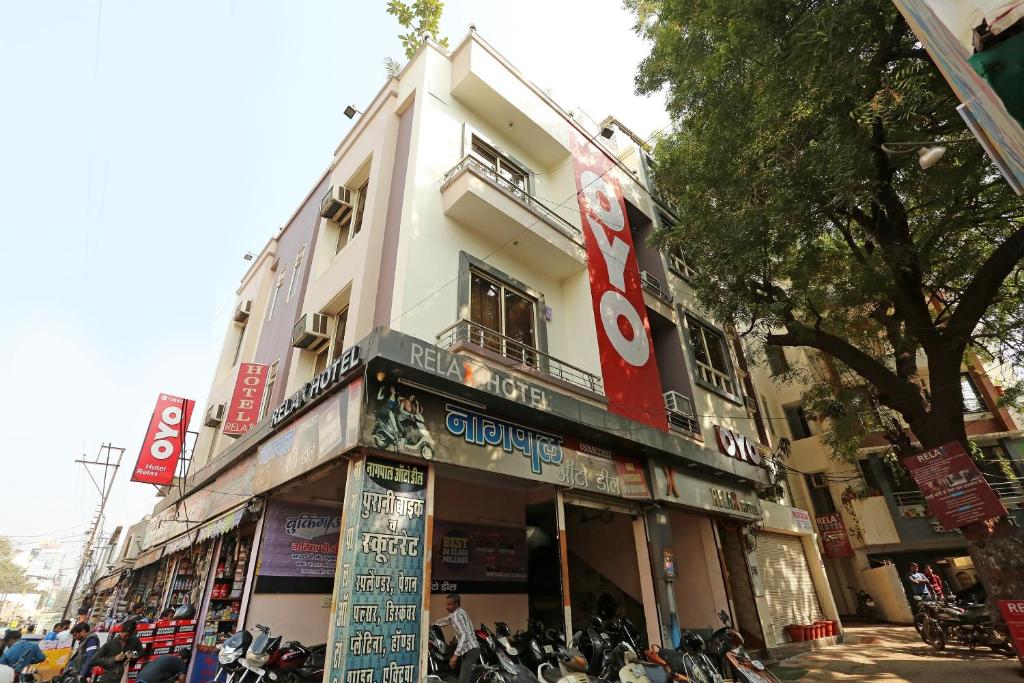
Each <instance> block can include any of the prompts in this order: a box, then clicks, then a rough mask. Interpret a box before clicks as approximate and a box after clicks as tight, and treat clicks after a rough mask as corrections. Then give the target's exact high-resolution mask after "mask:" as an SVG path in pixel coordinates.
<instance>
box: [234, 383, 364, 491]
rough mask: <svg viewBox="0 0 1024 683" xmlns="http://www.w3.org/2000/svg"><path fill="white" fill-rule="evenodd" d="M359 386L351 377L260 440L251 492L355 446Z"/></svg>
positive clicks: (308, 468) (264, 487) (295, 474)
mask: <svg viewBox="0 0 1024 683" xmlns="http://www.w3.org/2000/svg"><path fill="white" fill-rule="evenodd" d="M362 387H363V381H362V380H361V379H357V380H353V381H352V382H350V383H349V384H348V385H347V386H346V387H345V388H344V389H342V390H341V391H339V392H338V393H337V394H335V395H334V396H332V397H331V398H328V399H326V400H325V401H322V402H321V403H320V405H318V406H317V407H316V408H314V409H312V410H310V411H309V412H308V413H306V414H305V415H303V416H302V417H299V418H297V419H295V420H293V421H292V422H291V423H289V424H288V425H287V426H285V427H283V428H281V429H280V430H278V432H277V434H276V435H274V437H273V438H271V439H268V440H267V441H265V442H263V443H262V444H260V446H259V449H258V450H257V453H256V465H255V472H254V474H253V493H254V494H258V493H263V492H264V491H268V490H270V489H272V488H274V487H276V486H280V485H281V484H284V483H286V482H288V481H291V480H292V479H294V478H295V477H297V476H299V475H300V474H303V473H304V472H308V471H309V470H311V469H313V468H315V467H318V466H320V465H322V464H323V463H325V462H327V461H328V460H330V459H331V458H334V457H336V456H337V455H339V454H340V453H342V452H343V451H345V450H346V449H348V448H349V447H351V446H354V445H355V443H356V437H357V435H358V430H359V408H360V400H359V399H360V397H361V396H362Z"/></svg>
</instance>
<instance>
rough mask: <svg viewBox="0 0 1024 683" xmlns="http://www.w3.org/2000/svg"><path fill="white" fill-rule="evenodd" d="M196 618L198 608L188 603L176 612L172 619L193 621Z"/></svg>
mask: <svg viewBox="0 0 1024 683" xmlns="http://www.w3.org/2000/svg"><path fill="white" fill-rule="evenodd" d="M195 616H196V608H195V607H193V606H192V605H190V604H188V603H187V602H186V603H185V604H184V605H182V606H181V607H179V608H178V609H177V610H175V611H174V615H173V616H172V617H171V619H193V618H195Z"/></svg>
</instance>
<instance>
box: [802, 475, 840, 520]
mask: <svg viewBox="0 0 1024 683" xmlns="http://www.w3.org/2000/svg"><path fill="white" fill-rule="evenodd" d="M804 478H805V481H806V482H807V490H808V492H809V493H810V494H811V506H812V507H813V508H814V510H812V511H811V514H816V515H828V514H832V513H833V512H835V511H836V502H835V500H833V499H832V492H831V491H829V489H828V478H827V477H826V476H825V475H824V474H823V473H818V474H805V475H804Z"/></svg>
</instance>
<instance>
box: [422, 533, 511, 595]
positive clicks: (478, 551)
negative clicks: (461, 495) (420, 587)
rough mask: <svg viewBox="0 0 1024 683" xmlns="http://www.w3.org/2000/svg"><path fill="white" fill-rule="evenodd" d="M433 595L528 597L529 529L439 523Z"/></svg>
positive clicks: (435, 543) (432, 577)
mask: <svg viewBox="0 0 1024 683" xmlns="http://www.w3.org/2000/svg"><path fill="white" fill-rule="evenodd" d="M433 538H434V547H433V553H432V555H431V557H432V559H433V563H432V565H431V570H430V578H431V585H430V590H431V592H432V593H443V594H447V593H525V592H526V590H527V584H526V578H527V576H526V528H525V527H510V526H496V525H491V524H463V523H461V522H448V521H444V520H436V521H435V522H434V531H433Z"/></svg>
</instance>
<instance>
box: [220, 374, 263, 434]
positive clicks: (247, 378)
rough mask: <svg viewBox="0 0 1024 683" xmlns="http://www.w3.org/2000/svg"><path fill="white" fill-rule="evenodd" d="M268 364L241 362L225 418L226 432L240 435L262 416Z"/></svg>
mask: <svg viewBox="0 0 1024 683" xmlns="http://www.w3.org/2000/svg"><path fill="white" fill-rule="evenodd" d="M268 367H269V366H267V365H261V364H259V363H239V364H238V377H236V378H235V391H234V393H233V394H232V395H231V403H229V404H228V411H227V416H226V417H225V418H224V433H225V434H227V435H229V436H240V435H242V434H245V433H246V432H247V431H249V430H250V429H251V428H252V426H253V425H254V424H256V420H257V419H258V418H259V416H260V404H261V403H262V402H263V389H264V387H265V386H266V383H267V368H268Z"/></svg>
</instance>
